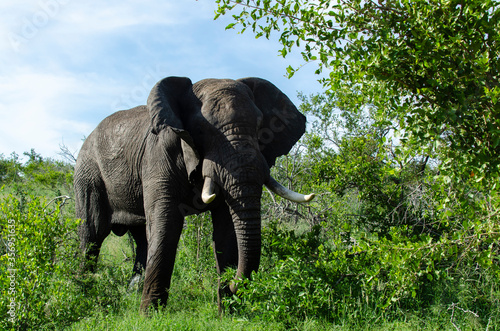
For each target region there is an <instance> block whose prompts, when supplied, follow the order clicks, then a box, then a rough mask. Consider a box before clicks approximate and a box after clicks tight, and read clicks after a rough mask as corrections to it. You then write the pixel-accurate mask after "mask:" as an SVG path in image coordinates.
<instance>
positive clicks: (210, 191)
mask: <svg viewBox="0 0 500 331" xmlns="http://www.w3.org/2000/svg"><path fill="white" fill-rule="evenodd" d="M214 185H215V184H214V182H213V181H212V178H210V177H205V182H204V183H203V190H202V191H201V200H203V202H204V203H205V204H207V205H208V204H209V203H210V202H212V201H214V199H215V196H216V194H215V193H214V189H215V187H214Z"/></svg>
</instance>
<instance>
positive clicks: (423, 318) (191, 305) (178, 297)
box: [67, 235, 481, 331]
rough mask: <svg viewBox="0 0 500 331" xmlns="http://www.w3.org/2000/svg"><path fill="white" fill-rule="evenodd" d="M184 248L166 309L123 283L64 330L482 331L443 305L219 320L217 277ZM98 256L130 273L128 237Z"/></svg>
mask: <svg viewBox="0 0 500 331" xmlns="http://www.w3.org/2000/svg"><path fill="white" fill-rule="evenodd" d="M186 245H188V243H186V241H185V238H183V239H181V242H180V244H179V252H178V256H177V262H176V267H175V271H174V274H173V279H172V287H171V293H170V298H169V302H168V304H167V305H166V306H165V307H162V308H160V309H159V310H158V311H154V312H151V313H150V314H149V315H148V316H144V315H143V314H141V313H140V312H139V305H140V300H141V293H140V292H138V291H126V286H127V284H122V285H121V286H123V292H122V293H123V294H122V297H121V299H120V302H119V303H118V306H117V307H116V309H113V310H112V311H110V310H106V309H96V311H95V312H94V313H93V314H92V315H90V316H87V317H84V318H83V319H81V320H80V321H79V322H77V323H74V324H72V325H71V326H70V327H68V328H67V330H72V331H80V330H92V331H94V330H126V331H128V330H130V331H132V330H159V329H161V330H225V331H226V330H314V331H318V330H380V331H382V330H457V328H456V327H455V326H454V323H455V325H456V326H457V327H459V328H460V330H475V329H478V328H481V326H480V324H479V323H477V321H475V318H474V317H473V316H472V315H470V316H463V315H464V313H463V312H462V313H461V312H459V311H457V312H456V316H458V315H459V313H461V315H462V318H461V319H460V321H461V322H460V323H458V322H457V321H456V320H455V321H453V320H451V318H450V312H449V311H447V307H438V306H435V307H432V309H428V310H426V311H423V312H422V313H421V314H419V315H420V316H417V315H415V314H414V313H413V314H412V313H405V312H403V311H401V313H400V314H399V316H397V317H396V318H394V316H392V317H391V318H388V317H386V316H384V315H383V314H382V315H378V316H377V315H373V316H371V315H370V314H373V312H371V311H369V310H367V311H365V312H363V311H358V312H357V314H356V315H357V316H351V317H347V318H345V319H344V320H342V321H337V323H328V322H324V321H321V320H317V319H310V320H306V321H300V322H299V321H298V322H297V323H296V324H295V325H292V326H290V325H289V324H286V325H285V324H284V323H281V322H279V321H266V320H261V319H259V318H258V315H257V317H255V318H252V319H251V320H248V319H246V318H244V317H241V316H238V315H237V314H234V315H231V314H225V315H223V316H219V313H218V308H217V303H216V301H217V299H216V286H217V281H216V274H215V272H209V273H208V274H203V272H201V270H196V268H195V267H196V265H195V264H194V262H195V261H194V260H193V259H192V257H190V255H189V252H187V251H188V250H187V249H185V246H186ZM183 248H184V249H183ZM205 248H206V249H208V247H205ZM100 258H101V262H102V263H103V264H105V265H106V266H107V267H108V268H112V267H113V265H115V266H120V267H122V268H123V267H125V268H130V269H131V268H132V261H133V259H132V247H131V246H130V243H129V241H128V238H127V236H123V237H117V236H115V235H110V236H109V237H108V238H107V239H106V241H105V243H104V245H103V249H102V253H101V257H100ZM205 262H206V261H205ZM186 268H188V269H191V270H186ZM213 269H215V265H213ZM363 314H364V316H363ZM465 315H467V314H465Z"/></svg>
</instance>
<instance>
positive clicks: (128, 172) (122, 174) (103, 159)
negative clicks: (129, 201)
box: [75, 106, 151, 198]
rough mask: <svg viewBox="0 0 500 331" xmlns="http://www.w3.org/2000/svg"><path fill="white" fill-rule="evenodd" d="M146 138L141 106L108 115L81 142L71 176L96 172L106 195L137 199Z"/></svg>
mask: <svg viewBox="0 0 500 331" xmlns="http://www.w3.org/2000/svg"><path fill="white" fill-rule="evenodd" d="M150 134H151V129H150V116H149V114H148V111H147V108H146V107H145V106H139V107H136V108H132V109H129V110H123V111H118V112H116V113H114V114H111V115H110V116H108V117H106V118H105V119H104V120H103V121H102V122H101V123H99V125H98V126H97V127H96V128H95V129H94V131H92V133H91V134H90V135H89V136H88V137H87V139H86V140H85V142H84V144H83V146H82V149H81V150H80V153H79V155H78V160H77V164H76V167H75V174H77V173H78V174H80V175H81V174H82V173H90V174H89V175H90V176H95V175H96V174H95V173H96V172H97V173H98V174H97V175H98V176H99V177H100V180H102V181H103V182H104V185H105V187H106V190H107V191H108V194H110V195H114V194H116V195H124V196H128V197H129V198H132V197H136V198H140V197H139V196H140V195H141V194H142V193H141V192H140V191H141V185H142V183H141V175H140V172H141V163H142V156H143V154H144V149H145V146H146V141H147V138H148V136H149V135H150ZM125 191H127V192H125Z"/></svg>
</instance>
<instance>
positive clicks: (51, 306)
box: [0, 196, 130, 330]
mask: <svg viewBox="0 0 500 331" xmlns="http://www.w3.org/2000/svg"><path fill="white" fill-rule="evenodd" d="M61 205H62V204H60V203H59V204H58V206H57V207H56V208H51V207H53V206H52V205H51V204H50V205H48V204H47V202H46V201H45V200H44V199H41V198H35V197H24V198H23V199H21V198H14V197H13V196H8V197H6V198H4V199H3V200H2V201H1V202H0V228H1V239H2V243H3V245H2V246H1V248H0V249H1V253H2V256H1V258H0V260H1V263H0V270H1V271H0V288H1V289H2V290H1V296H0V314H2V316H7V318H4V319H2V320H1V321H0V329H3V330H27V329H60V328H62V327H64V326H67V325H69V324H71V323H73V322H75V321H77V320H79V319H81V318H82V317H84V316H87V315H88V314H90V313H97V312H98V311H99V310H105V311H110V310H113V309H115V308H116V306H117V305H118V304H119V302H120V301H121V298H122V294H123V293H122V291H121V288H125V286H124V284H126V279H128V277H130V275H129V274H128V273H127V272H125V271H124V269H123V267H122V268H116V267H115V268H101V269H100V271H99V272H98V273H96V274H95V275H81V274H80V273H79V265H80V261H81V260H80V254H79V250H78V240H77V238H76V228H77V225H78V221H77V220H75V219H72V218H66V217H63V214H62V213H61V209H60V207H61ZM128 267H129V266H127V271H128V272H130V270H128V269H129V268H128ZM123 291H124V290H123Z"/></svg>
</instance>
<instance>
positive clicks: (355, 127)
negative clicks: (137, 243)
mask: <svg viewBox="0 0 500 331" xmlns="http://www.w3.org/2000/svg"><path fill="white" fill-rule="evenodd" d="M218 3H219V12H218V14H217V15H219V16H220V15H223V14H227V13H228V12H230V11H236V10H238V9H241V11H240V12H239V13H236V14H235V15H234V16H233V17H234V20H235V21H234V23H231V24H230V26H229V27H230V28H232V27H235V26H238V25H240V26H241V28H242V29H243V30H245V29H251V30H253V31H254V32H255V33H256V35H257V37H259V36H266V37H269V35H270V34H271V33H274V32H276V31H279V33H280V39H279V40H280V42H281V44H282V46H283V48H282V49H281V55H282V56H286V55H287V54H288V53H289V52H290V51H292V50H293V49H294V48H299V49H300V50H301V52H302V53H303V56H304V59H305V61H317V63H318V65H319V66H318V71H320V72H322V73H323V74H324V73H327V75H326V78H325V79H324V83H325V89H326V93H324V94H319V95H312V96H304V95H301V96H300V97H301V100H302V104H301V105H300V108H301V110H302V112H304V113H306V114H307V115H308V119H309V124H310V125H309V130H308V133H307V134H306V135H305V136H304V138H303V139H302V140H301V141H300V142H299V143H298V144H297V146H296V147H295V148H294V150H293V151H292V152H291V153H290V154H289V155H288V156H287V157H283V158H281V159H280V160H279V162H277V165H276V167H275V168H273V170H272V171H273V176H274V177H275V178H277V179H278V180H279V181H280V182H282V183H285V184H286V185H288V186H289V187H291V188H292V189H294V190H296V191H302V192H304V193H308V192H311V191H312V192H315V193H316V194H317V198H316V199H315V200H314V201H313V202H312V203H310V204H306V205H297V204H295V203H290V202H288V201H285V200H282V199H280V198H278V197H275V196H273V195H272V194H268V193H266V192H265V193H264V195H263V209H262V216H263V230H262V231H263V249H262V254H263V256H262V262H261V268H260V270H259V272H257V273H255V274H254V275H253V279H252V281H248V280H243V281H242V284H241V285H240V286H239V288H240V295H239V296H238V297H236V296H234V297H230V298H227V299H226V300H225V302H224V305H225V314H224V315H223V316H222V317H219V315H218V312H217V304H216V300H217V299H216V286H217V274H216V272H215V262H214V257H213V253H212V248H211V245H212V243H211V227H212V225H211V222H210V220H209V217H208V215H201V216H197V217H189V218H188V219H187V220H186V223H185V228H184V231H183V235H182V238H181V242H180V244H179V249H178V254H177V260H176V264H175V269H174V273H173V281H172V289H171V294H170V298H169V303H168V305H167V306H166V307H162V308H161V309H159V310H158V311H156V312H152V313H151V315H150V316H148V317H144V316H141V315H140V314H139V302H140V286H139V288H134V289H128V288H127V283H128V280H129V278H130V276H131V270H132V263H133V254H134V253H133V252H134V250H133V243H131V241H130V237H128V236H127V235H126V236H123V237H116V236H110V237H109V238H108V239H107V240H106V242H105V244H104V249H103V252H102V254H101V256H100V259H99V262H98V270H97V272H96V273H95V274H84V275H82V274H79V273H78V266H79V264H80V254H79V252H78V249H77V247H78V240H77V238H76V227H77V224H78V220H75V219H74V216H73V215H74V207H73V201H72V200H71V199H70V197H72V196H73V193H72V169H73V168H72V166H71V164H67V163H65V162H61V161H56V160H52V159H46V158H43V157H42V156H41V155H39V154H37V153H36V152H35V151H34V150H32V151H30V152H28V153H25V154H24V157H25V159H26V161H24V162H22V161H21V157H20V156H18V155H17V154H12V155H11V156H10V157H5V156H3V155H0V185H1V186H2V188H1V190H0V231H1V234H0V238H1V245H0V255H1V257H0V259H1V264H0V284H1V286H0V288H1V296H0V312H1V314H2V316H5V317H6V318H3V319H2V320H0V328H2V329H6V330H10V329H12V330H25V329H36V330H43V329H50V330H55V329H57V330H60V329H69V330H94V329H98V330H100V329H119V330H156V329H172V330H179V329H180V330H193V329H194V330H206V329H215V330H218V329H220V330H240V329H244V328H245V329H247V328H248V329H254V330H262V329H271V330H290V329H292V330H293V329H296V330H318V329H321V330H323V329H324V330H336V329H342V330H344V329H352V330H365V329H366V330H368V329H369V330H377V329H379V330H386V329H397V330H415V329H419V330H420V329H421V330H435V329H444V330H476V329H487V330H494V329H500V255H499V254H500V247H499V245H500V220H499V210H500V192H499V188H498V182H499V179H500V178H499V177H500V171H499V170H500V169H499V164H500V163H499V161H498V155H499V154H500V150H499V148H500V138H499V137H500V118H499V114H500V109H499V103H498V98H499V93H500V88H499V82H500V79H499V74H498V69H499V68H500V66H499V63H498V61H499V57H500V46H499V45H500V43H499V36H500V33H499V32H500V27H499V24H500V23H499V22H500V9H499V3H498V2H495V1H485V0H472V1H453V0H448V1H445V0H435V1H428V0H425V1H424V0H405V1H397V0H391V1H389V0H387V1H385V0H383V1H377V2H375V1H359V0H339V1H337V2H332V1H325V0H320V1H291V0H290V1H288V0H283V1H262V0H255V1H250V0H248V1H230V0H220V1H218ZM295 70H296V68H288V71H289V73H290V75H292V74H293V73H294V71H295ZM223 277H228V279H232V272H231V271H229V272H228V273H227V275H223ZM13 280H15V281H14V282H13ZM14 314H15V319H14V323H12V322H11V317H13V316H14Z"/></svg>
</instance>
